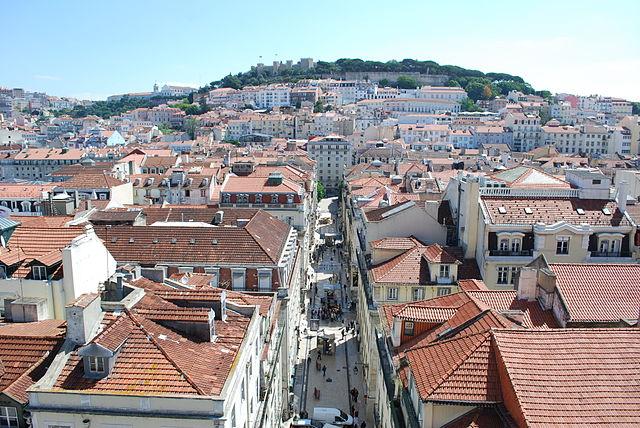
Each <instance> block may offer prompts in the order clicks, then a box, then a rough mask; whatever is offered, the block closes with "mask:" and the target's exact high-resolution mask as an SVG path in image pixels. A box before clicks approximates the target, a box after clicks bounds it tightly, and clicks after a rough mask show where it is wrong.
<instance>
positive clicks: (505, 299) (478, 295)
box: [466, 290, 559, 328]
mask: <svg viewBox="0 0 640 428" xmlns="http://www.w3.org/2000/svg"><path fill="white" fill-rule="evenodd" d="M466 294H467V295H468V296H469V297H471V298H473V299H476V300H478V301H480V302H483V303H484V304H486V305H487V306H488V307H490V308H493V309H495V310H497V311H499V312H506V311H522V312H523V315H524V317H523V321H522V325H523V326H524V327H527V328H557V327H559V326H558V323H557V321H556V319H555V317H554V316H553V313H552V312H551V311H547V310H544V309H542V307H541V306H540V304H539V303H538V302H537V301H528V300H519V299H518V295H517V292H516V291H513V290H484V291H482V290H477V291H467V292H466Z"/></svg>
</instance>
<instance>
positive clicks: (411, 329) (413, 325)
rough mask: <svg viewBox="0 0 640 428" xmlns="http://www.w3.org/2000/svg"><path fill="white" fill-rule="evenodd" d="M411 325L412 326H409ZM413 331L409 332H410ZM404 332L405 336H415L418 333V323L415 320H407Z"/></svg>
mask: <svg viewBox="0 0 640 428" xmlns="http://www.w3.org/2000/svg"><path fill="white" fill-rule="evenodd" d="M409 326H410V327H411V328H409ZM409 331H410V332H411V333H408V332H409ZM402 334H404V335H405V336H414V335H415V334H416V324H415V323H414V322H413V321H405V322H404V325H403V329H402Z"/></svg>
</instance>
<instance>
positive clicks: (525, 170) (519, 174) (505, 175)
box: [487, 166, 571, 189]
mask: <svg viewBox="0 0 640 428" xmlns="http://www.w3.org/2000/svg"><path fill="white" fill-rule="evenodd" d="M487 178H489V179H491V180H496V181H501V182H503V183H505V184H506V185H507V187H511V188H523V189H532V188H554V189H557V188H560V189H569V188H571V185H570V184H569V183H568V182H566V181H564V180H561V179H559V178H556V177H554V176H553V175H550V174H547V173H546V172H544V171H540V170H538V169H535V168H531V167H527V166H516V167H513V168H509V169H505V170H502V171H499V172H496V173H493V174H490V175H488V176H487Z"/></svg>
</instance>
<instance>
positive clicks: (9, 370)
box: [0, 320, 65, 404]
mask: <svg viewBox="0 0 640 428" xmlns="http://www.w3.org/2000/svg"><path fill="white" fill-rule="evenodd" d="M64 332H65V328H64V322H63V321H53V320H52V321H41V322H35V323H20V324H7V325H2V324H0V392H2V393H4V394H6V395H8V396H9V397H11V398H13V399H14V400H16V401H18V402H19V403H22V404H26V403H27V401H28V396H27V392H26V390H27V388H29V387H30V386H31V385H33V384H34V383H35V382H36V381H37V380H38V379H39V378H40V377H41V376H42V375H43V374H44V368H45V367H44V366H45V364H46V363H47V362H49V361H50V360H51V359H53V357H54V356H55V353H56V351H57V349H58V348H59V347H60V345H61V344H62V342H63V341H64Z"/></svg>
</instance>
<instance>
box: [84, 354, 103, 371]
mask: <svg viewBox="0 0 640 428" xmlns="http://www.w3.org/2000/svg"><path fill="white" fill-rule="evenodd" d="M87 360H88V362H89V372H91V373H93V374H97V375H101V374H104V373H105V365H106V361H105V360H106V358H104V357H87Z"/></svg>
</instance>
